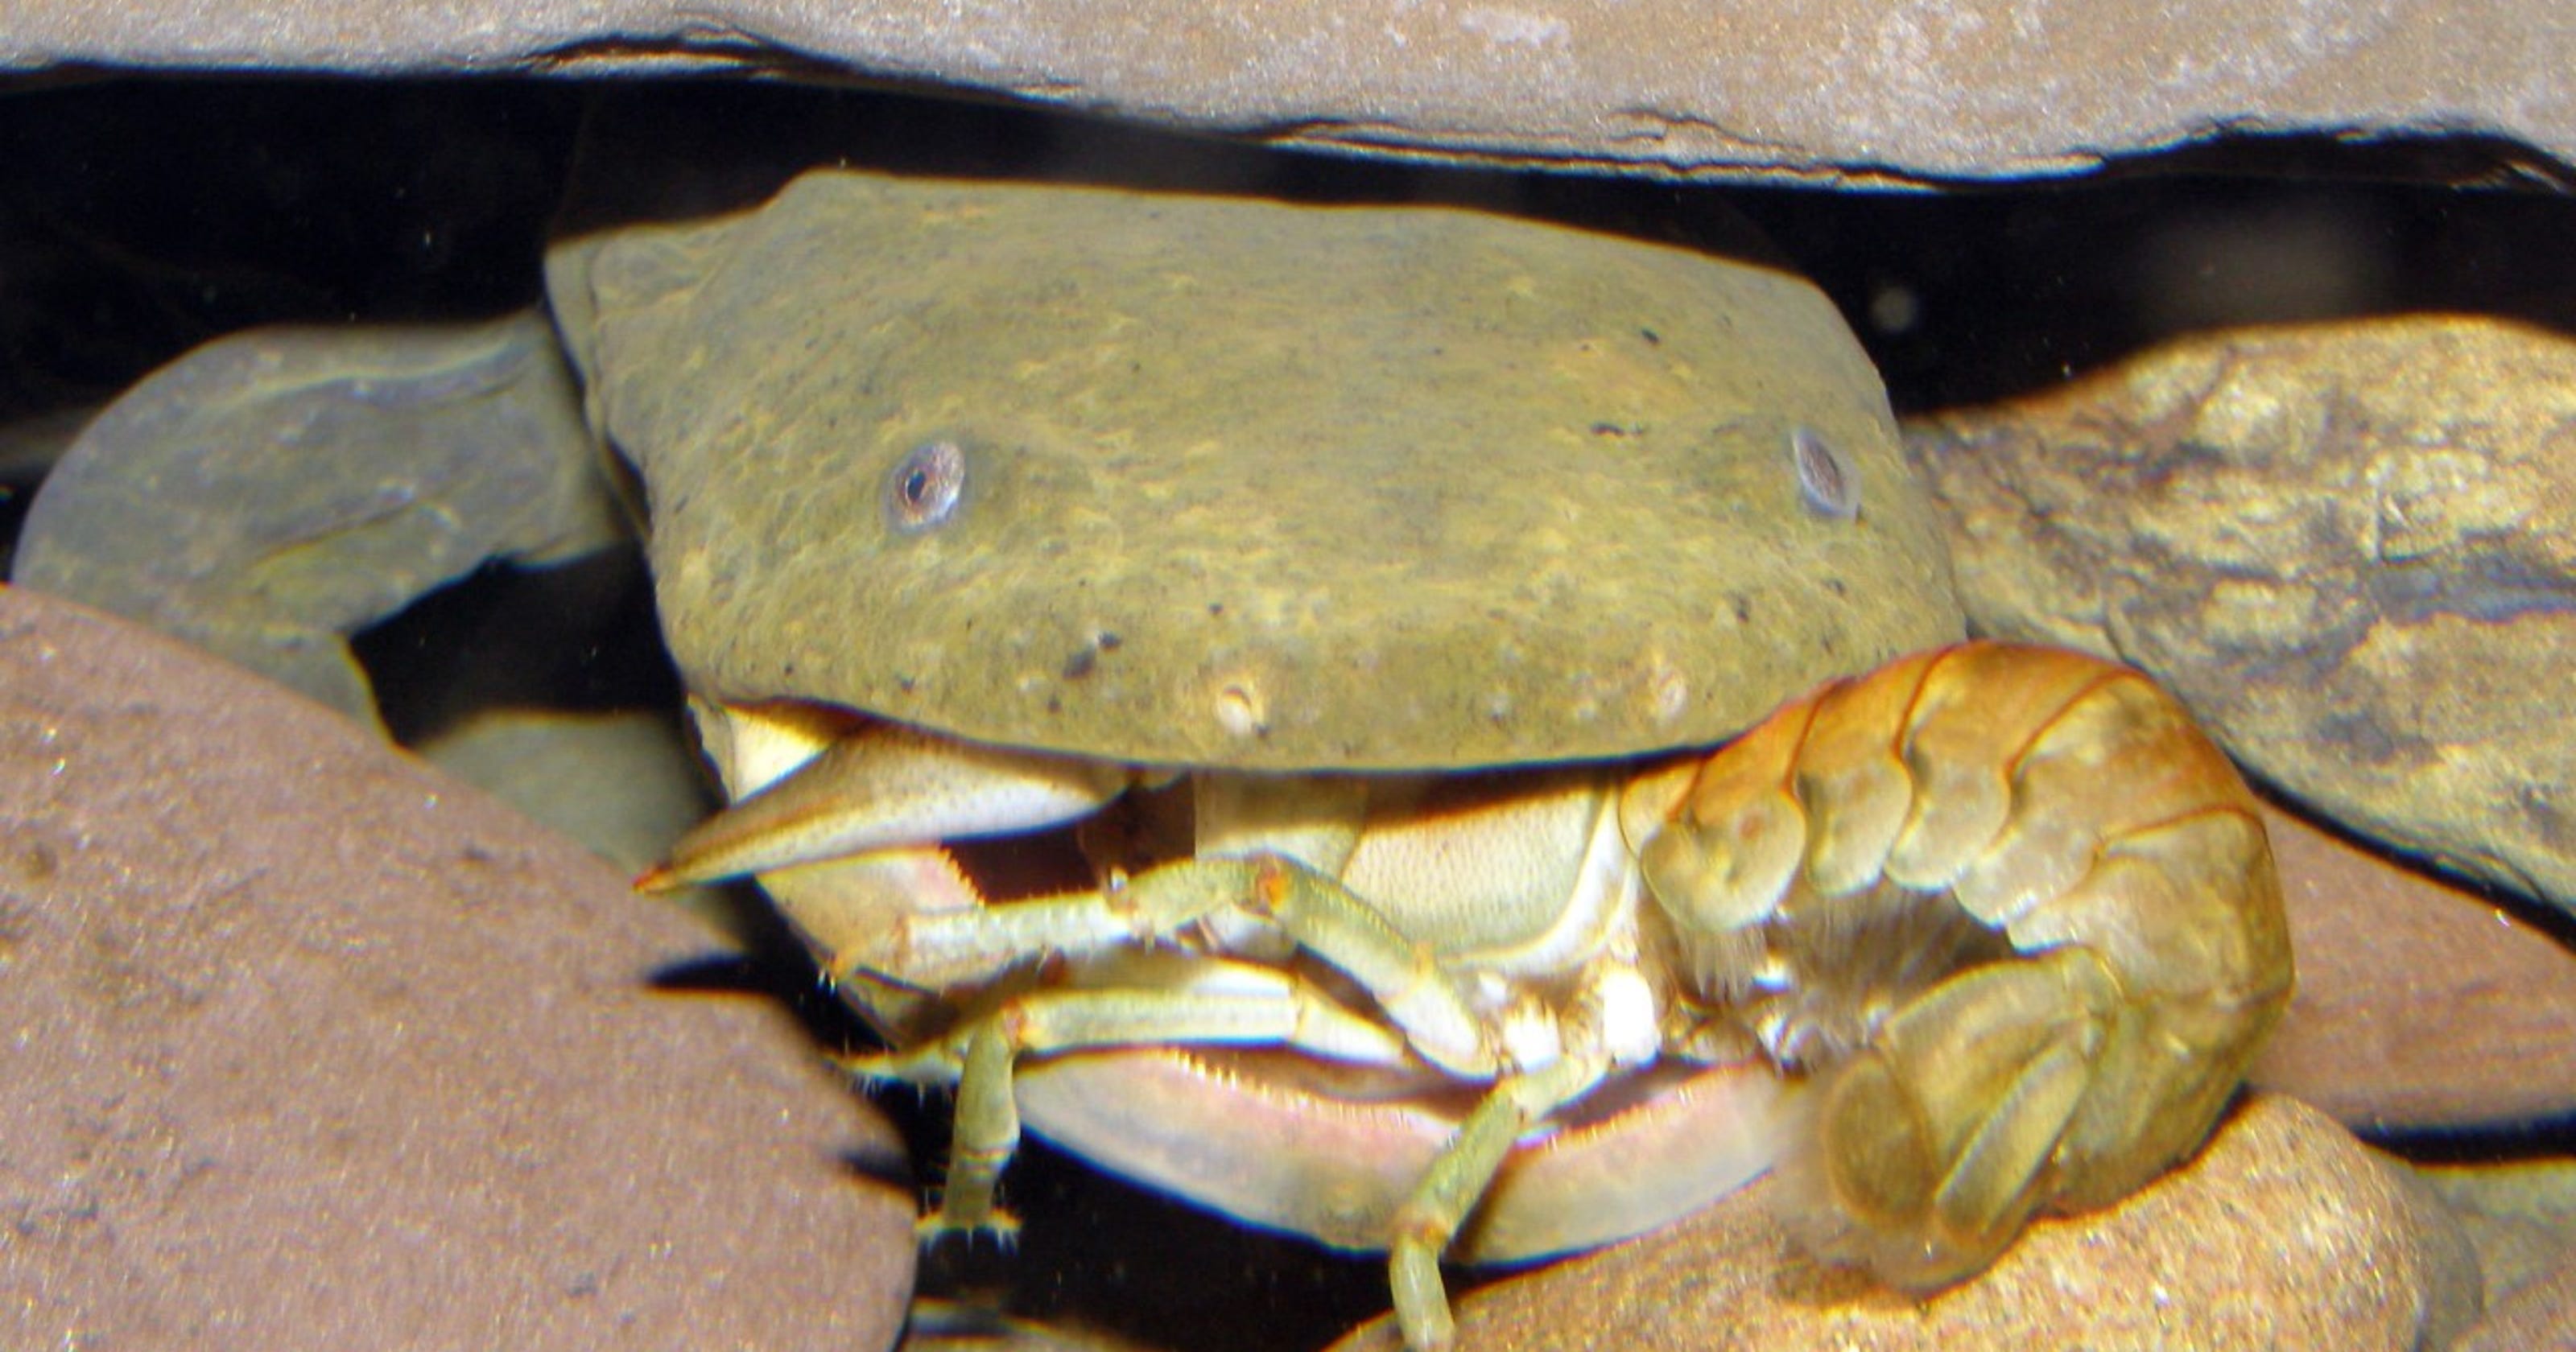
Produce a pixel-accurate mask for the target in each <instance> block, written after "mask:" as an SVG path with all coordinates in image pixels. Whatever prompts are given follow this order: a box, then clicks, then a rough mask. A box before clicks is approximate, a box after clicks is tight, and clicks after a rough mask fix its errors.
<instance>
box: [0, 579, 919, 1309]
mask: <svg viewBox="0 0 2576 1352" xmlns="http://www.w3.org/2000/svg"><path fill="white" fill-rule="evenodd" d="M718 951H719V950H717V948H716V946H715V944H714V942H713V941H712V940H711V939H710V938H709V937H708V935H707V934H706V933H705V932H704V931H702V930H699V929H698V928H696V927H695V926H693V925H692V924H691V923H689V922H688V921H686V920H684V919H683V918H681V917H680V916H679V915H677V914H675V913H672V912H670V911H668V910H666V909H664V908H661V907H658V906H656V905H654V904H652V903H650V902H645V901H641V900H638V899H636V898H635V897H634V896H632V895H631V894H630V893H629V892H628V891H627V888H626V887H625V885H624V882H623V880H622V879H620V878H619V877H617V876H616V875H615V874H613V873H611V872H610V871H608V870H607V869H606V868H605V867H604V866H602V865H601V864H600V863H599V862H597V861H596V860H594V859H592V858H591V857H590V856H589V855H588V854H586V853H585V852H583V851H582V850H581V849H580V848H579V847H578V846H575V845H573V844H571V843H569V842H567V841H564V840H561V839H560V838H558V837H555V836H553V835H551V834H549V833H547V832H545V831H543V830H540V829H538V828H536V827H534V826H533V825H531V824H530V823H528V822H527V821H526V820H524V819H523V818H520V817H519V816H517V815H516V814H514V813H512V812H510V811H509V810H508V809H506V808H503V807H502V806H500V804H498V803H497V802H495V801H494V800H492V799H490V798H487V797H485V796H484V795H483V794H482V793H481V792H479V791H477V790H474V789H470V788H467V787H465V786H463V785H461V784H459V783H457V782H456V781H454V780H450V779H448V778H446V777H445V776H442V775H439V774H437V773H435V772H432V771H430V770H428V769H425V768H424V767H422V766H420V765H419V764H417V763H415V762H412V761H409V760H408V759H406V758H404V757H403V756H401V755H400V754H398V753H396V752H393V751H390V750H388V749H386V748H385V747H384V746H383V745H382V744H380V743H378V742H376V741H375V740H374V739H373V738H371V737H370V736H369V735H367V734H366V733H365V732H364V731H362V730H361V729H359V728H358V727H357V726H355V725H354V724H351V723H348V722H346V721H344V720H342V719H340V718H338V717H336V716H334V715H332V714H330V713H329V712H327V711H325V710H324V709H322V708H321V707H320V706H318V705H314V704H310V703H307V702H306V701H304V700H302V699H300V698H298V697H295V696H293V695H290V694H288V693H287V692H286V691H284V690H283V689H281V688H279V687H275V686H271V685H269V684H267V683H266V682H264V681H261V680H258V679H256V678H254V677H251V676H248V675H246V674H244V673H241V672H239V671H236V670H235V669H233V668H230V667H227V666H224V665H221V664H220V663H218V662H216V661H214V660H213V659H211V658H208V657H206V656H204V655H202V654H200V653H198V652H196V651H195V650H193V649H189V648H185V647H182V646H180V645H179V644H177V643H176V642H173V641H171V640H169V639H165V638H161V637H158V636H155V635H152V634H149V633H146V632H145V631H143V630H140V629H136V628H132V627H129V626H127V625H126V624H124V623H123V622H121V621H115V620H111V619H109V618H107V617H105V616H102V615H99V614H97V613H95V612H90V611H85V610H81V609H79V608H77V607H74V606H71V605H69V604H67V603H64V602H60V601H55V600H51V599H49V598H46V597H42V596H40V595H37V594H35V593H32V592H27V591H24V590H14V589H8V588H0V1084H6V1085H7V1086H8V1091H7V1092H6V1093H5V1094H0V1346H8V1347H71V1346H81V1347H90V1346H98V1347H108V1346H115V1347H137V1348H151V1347H209V1346H229V1347H260V1348H273V1349H298V1348H312V1349H334V1350H336V1349H344V1348H358V1347H391V1346H411V1347H458V1348H463V1347H516V1348H546V1349H584V1348H620V1349H625V1348H670V1349H675V1350H676V1349H684V1348H686V1349H695V1348H711V1347H728V1348H731V1347H833V1348H846V1349H867V1348H882V1347H885V1346H888V1345H890V1344H891V1342H892V1341H893V1338H894V1335H895V1332H896V1330H897V1328H898V1326H899V1324H900V1322H901V1319H902V1312H903V1302H904V1298H905V1295H906V1293H907V1291H908V1289H909V1286H910V1283H911V1269H912V1254H913V1243H912V1227H911V1220H912V1211H913V1204H912V1198H911V1194H910V1189H909V1188H908V1187H906V1186H904V1185H902V1184H900V1183H893V1184H889V1183H885V1182H877V1181H871V1180H870V1178H869V1177H867V1175H869V1174H875V1175H881V1176H890V1177H893V1178H897V1179H900V1178H901V1177H902V1176H903V1172H904V1171H903V1168H902V1164H901V1160H900V1158H899V1156H898V1154H897V1146H896V1145H895V1143H894V1142H893V1140H892V1139H891V1137H890V1135H889V1133H888V1131H887V1130H886V1128H885V1127H884V1126H883V1124H882V1123H881V1122H879V1121H878V1120H877V1119H876V1118H875V1117H874V1116H873V1115H872V1114H870V1113H868V1112H867V1111H866V1110H865V1109H864V1108H863V1107H862V1106H861V1105H860V1104H859V1103H858V1102H857V1100H856V1099H855V1098H854V1097H853V1096H852V1095H851V1094H850V1093H849V1092H847V1090H846V1089H845V1088H844V1087H842V1086H840V1085H838V1084H837V1083H835V1081H834V1080H833V1078H832V1077H831V1076H830V1075H829V1074H828V1073H826V1072H825V1071H824V1070H823V1069H822V1068H821V1067H820V1065H819V1062H818V1061H817V1059H816V1058H815V1057H814V1055H813V1054H812V1052H811V1051H810V1050H809V1049H808V1047H807V1046H805V1045H804V1044H803V1042H802V1041H801V1038H800V1035H799V1034H798V1032H797V1031H796V1030H795V1029H794V1028H793V1027H792V1026H789V1025H788V1024H787V1023H786V1022H785V1020H784V1019H783V1018H782V1017H781V1016H780V1015H779V1014H778V1012H777V1011H776V1010H775V1009H774V1008H772V1007H770V1006H768V1005H766V1004H765V1003H763V1002H759V1001H755V1000H751V999H745V998H724V997H718V996H709V995H698V994H689V993H685V992H683V991H679V990H659V989H657V988H656V985H655V980H656V975H657V974H659V973H666V972H669V971H672V970H673V969H675V968H677V967H680V966H683V965H686V964H690V963H692V962H696V961H700V960H703V959H705V958H707V957H709V956H710V955H711V954H716V953H717V952H718Z"/></svg>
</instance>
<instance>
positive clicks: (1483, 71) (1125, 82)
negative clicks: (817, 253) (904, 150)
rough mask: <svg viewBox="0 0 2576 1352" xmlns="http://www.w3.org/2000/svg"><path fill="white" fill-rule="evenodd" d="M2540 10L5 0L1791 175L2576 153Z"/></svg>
mask: <svg viewBox="0 0 2576 1352" xmlns="http://www.w3.org/2000/svg"><path fill="white" fill-rule="evenodd" d="M2558 17H2559V16H2558V14H2557V12H2556V11H2555V10H2554V9H2552V8H2551V7H2550V5H2549V3H2548V0H2523V2H2522V3H2519V4H2505V5H2481V4H2478V3H2475V0H2325V2H2323V3H2312V4H2300V5H2288V4H2277V5H2262V4H2244V3H2239V2H2238V0H2167V3H2164V4H2160V5H2155V6H2151V7H2149V6H2127V5H2102V4H2094V3H2087V2H2086V0H2013V2H2011V3H2007V0H1948V2H1947V3H1941V4H1910V5H1865V6H1851V5H1820V4H1804V5H1781V4H1775V3H1765V2H1764V0H1723V2H1722V3H1709V2H1708V0H1617V2H1614V0H1569V2H1566V3H1557V4H1550V5H1515V4H1508V3H1493V4H1458V5H1444V4H1433V5H1424V4H1417V3H1413V0H1303V3H1292V2H1287V0H1282V2H1281V3H1270V4H1263V5H1260V6H1258V7H1255V8H1252V9H1249V10H1246V11H1244V12H1243V13H1241V14H1239V15H1234V16H1232V17H1231V18H1229V19H1228V21H1225V22H1211V21H1210V20H1209V11H1208V10H1207V9H1206V7H1205V6H1204V5H1202V4H1199V3H1197V2H1196V0H1122V2H1121V3H1119V4H1115V5H1103V4H1084V3H1079V2H1078V0H1054V2H1053V3H1045V4H1023V5H1008V6H973V5H967V6H960V5H950V4H941V3H936V0H887V3H881V4H873V5H860V6H852V5H831V4H817V3H814V0H689V3H680V2H679V0H547V2H546V3H534V4H518V5H512V6H510V7H508V10H507V17H506V19H505V18H503V17H501V14H500V12H499V11H488V10H483V9H478V8H476V7H473V6H459V5H457V4H455V3H453V0H446V2H445V3H430V2H429V0H414V2H413V3H406V4H393V5H388V4H383V3H379V2H378V0H301V2H300V3H295V4H287V5H276V4H258V3H253V2H252V0H120V2H119V3H116V4H105V5H103V4H98V3H95V2H94V0H18V3H16V4H15V5H14V6H13V7H12V8H11V9H10V11H9V15H8V17H7V18H6V19H5V20H0V69H6V68H9V67H13V66H14V67H20V68H30V67H42V66H45V65H49V64H55V63H63V62H77V63H81V64H98V65H108V66H155V67H171V66H180V67H187V68H191V69H196V68H203V67H208V66H213V67H234V68H251V69H271V70H273V69H280V68H287V69H327V70H338V71H366V72H392V71H409V72H427V71H455V70H471V71H475V72H478V73H481V72H490V71H494V70H511V69H517V70H531V69H533V70H543V71H548V72H561V71H564V70H567V69H569V70H573V71H576V72H583V73H595V72H602V71H611V70H617V71H638V70H645V71H649V70H679V69H707V68H717V69H732V70H740V71H756V72H760V73H764V74H776V73H781V72H784V73H790V74H794V73H807V74H811V75H817V76H819V75H825V74H846V73H858V74H866V75H876V76H887V77H895V78H899V79H902V80H905V81H927V82H931V83H938V84H949V85H956V86H964V87H969V88H975V89H982V90H988V91H994V92H999V93H1003V94H1006V95H1010V96H1014V97H1018V98H1023V99H1028V100H1033V101H1036V102H1040V103H1054V104H1058V105H1061V106H1064V107H1071V108H1079V109H1083V110H1086V111H1098V112H1103V113H1110V114H1114V115H1120V116H1125V117H1128V118H1138V119H1145V120H1150V121H1155V122H1161V123H1166V124H1172V125H1180V126H1188V127H1195V128H1201V129H1218V130H1228V131H1232V130H1241V129H1246V128H1254V129H1267V134H1268V135H1269V136H1270V137H1271V138H1272V139H1275V140H1279V141H1282V142H1287V143H1292V144H1314V145H1324V146H1330V147H1333V148H1336V149H1341V150H1357V151H1361V152H1366V153H1396V154H1435V155H1449V156H1460V157H1466V158H1474V159H1489V160H1500V161H1504V162H1510V163H1553V164H1560V165H1563V164H1572V165H1577V166H1581V167H1584V168H1587V169H1590V168H1600V167H1604V166H1610V167H1623V168H1631V169H1640V170H1661V171H1667V172H1672V171H1679V172H1692V171H1707V170H1712V169H1715V170H1732V171H1739V172H1752V173H1758V174H1765V175H1771V176H1779V177H1789V178H1800V179H1831V180H1851V179H1860V180H1864V181H1888V180H1898V181H1908V180H1911V181H1920V180H1924V179H1930V178H1954V179H1955V178H1987V177H1997V176H2004V175H2014V174H2053V173H2069V172H2081V171H2088V170H2091V169H2092V168H2094V167H2095V166H2096V165H2098V164H2099V163H2100V162H2101V160H2102V159H2103V158H2104V157H2106V156H2111V155H2117V154H2120V153H2123V152H2130V153H2135V152H2142V151H2151V150H2155V149H2160V148H2162V147H2165V146H2168V145H2171V144H2173V143H2175V142H2177V141H2184V140H2189V139H2191V138H2194V137H2197V136H2206V135H2210V134H2212V133H2215V132H2217V131H2219V130H2221V129H2224V128H2230V127H2242V126H2249V125H2250V126H2259V127H2261V128H2263V129H2265V130H2267V131H2276V132H2277V131H2292V130H2300V129H2308V130H2314V131H2319V132H2322V133H2325V134H2329V135H2337V136H2352V135H2358V134H2369V133H2381V134H2385V133H2388V132H2393V131H2399V130H2415V131H2423V132H2444V133H2449V132H2472V133H2485V134H2489V135H2496V136H2502V137H2507V138H2518V139H2521V140H2524V141H2526V142H2528V143H2529V144H2531V145H2534V146H2537V147H2540V148H2541V149H2542V150H2543V151H2544V152H2545V153H2548V154H2551V155H2555V156H2556V157H2557V158H2559V159H2560V160H2561V161H2569V160H2571V159H2576V83H2571V81H2570V80H2569V79H2568V77H2567V75H2566V70H2567V68H2568V60H2567V58H2568V49H2567V38H2566V36H2565V30H2564V28H2563V26H2562V25H2560V24H2558V23H2557V19H2558Z"/></svg>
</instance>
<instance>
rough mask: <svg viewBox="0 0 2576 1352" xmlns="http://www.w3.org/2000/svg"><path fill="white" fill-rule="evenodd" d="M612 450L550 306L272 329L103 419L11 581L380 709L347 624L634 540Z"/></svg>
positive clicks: (50, 487)
mask: <svg viewBox="0 0 2576 1352" xmlns="http://www.w3.org/2000/svg"><path fill="white" fill-rule="evenodd" d="M593 460H594V456H593V451H592V446H591V442H590V438H589V436H588V434H587V433H586V432H585V431H584V430H583V428H582V426H581V420H580V395H579V394H578V393H577V392H576V391H575V390H574V388H573V385H572V377H571V373H570V372H569V371H567V370H566V369H565V367H564V363H563V359H562V356H561V355H560V353H559V352H558V351H557V349H556V346H555V341H554V330H553V327H552V325H551V324H549V323H548V322H547V321H546V320H545V318H544V317H543V316H540V315H535V314H527V315H520V316H516V317H513V318H511V319H507V320H502V321H498V322H495V323H491V324H480V325H461V324H460V325H407V326H392V325H386V326H373V327H359V326H346V327H339V328H323V327H314V328H275V329H258V330H252V331H250V332H246V333H241V334H236V335H233V336H231V337H227V338H223V339H220V340H218V341H216V342H212V343H208V344H206V345H204V346H202V347H199V348H197V349H195V350H193V351H191V352H189V353H188V354H186V355H185V356H183V357H181V358H180V359H179V360H177V361H175V362H172V363H171V364H169V365H168V366H165V367H163V368H162V369H161V370H159V371H156V372H154V373H153V374H152V375H151V376H150V377H148V378H146V379H145V380H143V381H142V382H140V383H139V384H137V385H135V386H134V388H132V389H131V390H128V391H127V392H126V393H125V394H124V395H122V396H121V397H119V398H118V399H117V400H116V402H115V403H113V404H111V405H110V406H108V408H107V409H105V410H104V411H103V412H101V413H100V414H99V415H98V417H96V418H95V419H93V420H91V422H90V423H89V424H88V426H87V427H86V428H84V429H83V430H82V432H81V434H80V436H79V438H78V439H77V440H76V441H74V442H73V444H72V446H71V449H70V450H69V452H68V453H66V454H65V455H64V456H63V458H62V461H61V463H60V464H58V465H56V466H54V468H53V471H52V473H50V474H49V475H48V476H46V479H45V482H44V488H43V490H42V491H41V492H40V493H39V494H38V495H37V498H36V502H35V506H34V508H33V509H32V510H31V511H30V512H29V514H28V518H27V524H26V529H25V532H24V534H23V535H22V536H21V537H20V539H19V541H18V549H17V554H16V558H15V560H14V561H13V562H12V564H11V566H10V577H11V580H13V581H16V582H18V583H21V584H24V585H27V586H31V587H34V588H36V589H38V590H40V591H45V592H48V593H51V594H53V595H58V596H65V597H70V598H72V599H74V600H78V601H81V602H83V603H85V604H88V605H93V606H97V607H99V608H100V609H103V610H109V611H113V612H115V613H117V614H120V615H124V616H127V617H129V618H132V619H136V620H140V621H142V622H144V623H146V624H149V625H151V626H153V627H154V628H157V629H160V630H162V631H164V632H167V633H170V634H174V635H177V636H179V637H181V638H185V639H187V640H189V641H190V642H193V643H195V644H197V645H199V646H200V647H203V648H206V649H208V650H210V651H213V652H216V653H219V654H221V655H223V656H225V657H227V658H229V659H231V660H232V661H235V662H238V663H240V664H241V665H243V666H246V667H249V668H251V669H252V670H254V671H258V672H262V673H264V674H266V675H267V676H269V677H270V678H271V679H274V680H277V681H281V682H284V683H285V684H287V685H289V686H292V687H294V688H295V689H297V690H299V691H301V692H303V693H304V694H306V695H308V696H310V697H311V698H314V699H317V700H320V701H322V702H324V703H326V704H329V705H331V706H332V707H333V708H335V709H338V710H339V711H340V712H341V713H343V714H344V715H347V716H349V717H351V718H355V719H359V720H361V721H365V722H372V721H374V719H375V716H376V713H375V703H374V700H373V698H372V697H371V695H370V692H369V688H368V685H367V679H366V676H365V674H364V673H363V672H362V671H361V670H360V669H359V666H358V662H357V659H356V658H355V657H353V656H352V655H351V654H350V651H349V648H348V644H347V642H346V640H347V637H348V636H349V635H350V634H353V633H355V632H356V631H357V630H359V629H361V628H363V627H365V626H367V625H370V624H373V623H375V622H376V621H378V620H381V619H384V618H385V617H386V616H388V615H391V614H392V613H394V612H395V611H396V610H398V609H400V608H401V607H403V606H405V605H407V604H409V603H410V602H411V601H412V600H414V599H415V598H417V597H418V596H420V595H421V594H422V593H425V592H428V591H430V590H432V589H434V588H436V587H439V586H442V585H445V584H446V583H449V582H452V581H454V580H456V579H457V578H459V577H461V576H463V575H465V574H466V573H468V572H471V571H472V570H473V569H475V568H476V567H478V566H480V565H481V564H483V563H484V562H485V561H487V560H490V559H495V558H515V559H524V560H527V561H530V562H548V561H555V560H561V559H563V558H567V557H570V556H572V555H576V554H581V553H586V552H589V551H592V550H597V549H600V548H602V547H604V546H606V545H608V544H610V543H612V542H613V541H615V540H617V539H618V538H619V536H620V533H621V530H620V527H619V525H618V523H617V521H616V519H615V515H614V508H613V504H612V502H611V500H610V499H609V497H608V493H607V489H606V486H605V484H604V482H602V481H601V480H600V479H599V477H598V475H597V474H596V472H595V470H594V468H593Z"/></svg>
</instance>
